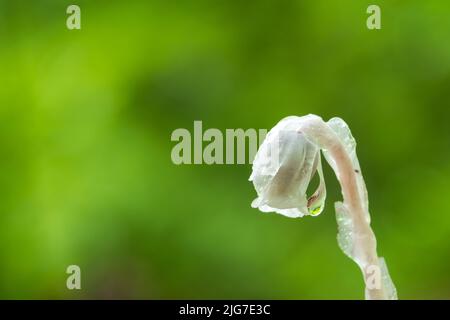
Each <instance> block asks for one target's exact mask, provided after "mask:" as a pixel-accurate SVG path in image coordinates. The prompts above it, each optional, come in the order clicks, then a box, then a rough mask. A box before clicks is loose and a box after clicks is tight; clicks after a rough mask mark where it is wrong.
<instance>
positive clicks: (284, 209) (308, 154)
mask: <svg viewBox="0 0 450 320" xmlns="http://www.w3.org/2000/svg"><path fill="white" fill-rule="evenodd" d="M301 122H302V118H300V117H287V118H284V119H283V120H281V121H280V122H279V123H278V124H277V125H276V126H275V127H274V128H273V129H272V130H270V132H269V133H268V134H267V136H266V139H265V140H264V142H263V143H262V145H261V147H260V148H259V150H258V153H257V154H256V157H255V160H254V161H253V172H252V175H251V176H250V181H253V184H254V186H255V189H256V191H257V193H258V198H257V199H255V200H254V201H253V203H252V207H254V208H259V210H261V211H263V212H277V213H280V214H282V215H285V216H288V217H302V216H304V215H318V214H320V213H321V212H322V209H323V204H324V200H325V196H326V190H325V181H324V179H323V173H322V164H321V159H320V149H319V148H318V146H317V145H316V144H314V143H313V142H311V141H309V140H308V138H307V137H306V136H305V134H304V133H302V132H300V131H299V130H298V129H299V124H300V123H301ZM316 172H317V173H318V174H319V178H320V182H319V186H318V188H317V190H316V192H314V194H312V195H311V196H310V197H307V196H306V191H307V189H308V185H309V183H310V182H311V180H312V178H313V177H314V175H315V173H316Z"/></svg>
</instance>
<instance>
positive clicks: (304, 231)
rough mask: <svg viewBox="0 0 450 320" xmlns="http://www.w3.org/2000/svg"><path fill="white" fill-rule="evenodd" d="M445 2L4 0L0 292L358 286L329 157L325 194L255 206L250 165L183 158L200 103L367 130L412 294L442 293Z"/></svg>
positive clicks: (335, 291)
mask: <svg viewBox="0 0 450 320" xmlns="http://www.w3.org/2000/svg"><path fill="white" fill-rule="evenodd" d="M72 3H76V4H78V5H79V6H80V7H81V21H82V22H81V23H82V29H81V30H73V31H70V30H68V29H67V28H66V19H67V17H68V15H67V14H66V8H67V6H68V5H69V4H72ZM369 4H378V5H380V6H381V10H382V29H381V30H378V31H371V30H368V29H367V28H366V19H367V17H368V15H367V14H366V8H367V7H368V5H369ZM449 16H450V3H448V2H446V1H442V0H429V1H421V0H410V1H400V0H398V1H381V0H377V1H365V0H362V1H354V0H339V1H337V0H334V1H330V0H315V1H299V0H298V1H285V0H281V1H280V0H279V1H274V0H272V1H267V0H259V1H238V0H226V1H206V0H201V1H193V0H191V1H175V2H170V1H153V0H152V1H135V0H128V1H110V0H108V1H106V0H102V1H82V0H77V1H75V2H68V1H57V0H54V1H50V0H40V1H22V0H19V1H15V0H0V39H1V41H0V154H1V157H0V298H9V299H12V298H40V299H43V298H45V299H47V298H100V299H103V298H143V299H144V298H145V299H158V298H256V299H258V298H267V299H270V298H273V299H281V298H288V299H362V298H363V297H364V288H363V281H362V276H361V274H360V271H359V269H358V268H357V266H356V265H355V264H354V263H353V262H352V261H351V260H350V259H348V258H347V257H346V256H345V255H344V254H343V253H342V252H341V251H340V250H339V248H338V246H337V241H336V233H337V230H336V229H337V227H336V222H335V216H334V209H333V202H334V201H337V200H340V199H341V195H340V190H339V186H338V184H337V181H336V179H335V177H334V174H333V172H332V171H331V169H330V168H329V166H328V165H326V166H325V174H326V180H327V185H328V193H329V197H328V199H327V203H326V208H325V210H324V212H323V213H322V214H321V215H320V217H318V218H313V217H305V218H302V219H288V218H285V217H282V216H280V215H276V214H263V213H260V212H259V211H257V210H255V209H252V208H251V207H250V203H251V201H252V200H253V199H254V198H255V197H256V193H255V191H254V189H253V186H252V184H251V183H250V182H248V177H249V175H250V172H251V166H250V165H212V166H207V165H181V166H176V165H174V164H173V163H172V162H171V158H170V152H171V149H172V147H173V146H174V145H175V143H174V142H171V141H170V135H171V133H172V131H173V130H174V129H176V128H187V129H189V130H190V131H192V126H193V121H194V120H202V121H203V127H204V129H207V128H219V129H221V130H224V129H225V128H257V129H258V128H267V129H270V128H271V127H272V126H274V125H275V124H276V123H277V122H278V121H279V120H280V119H281V118H283V117H285V116H288V115H304V114H307V113H315V114H318V115H321V116H322V117H323V118H324V119H328V118H330V117H333V116H339V117H342V118H343V119H344V120H346V122H347V123H348V124H349V126H350V128H351V129H352V132H353V134H354V136H355V138H356V140H357V142H358V150H357V151H358V155H359V160H360V163H361V166H362V169H363V173H364V177H365V180H366V184H367V188H368V190H369V200H370V211H371V214H372V221H373V222H372V226H373V228H374V230H375V233H376V235H377V238H378V248H379V249H378V252H379V254H380V255H381V256H384V257H385V258H386V261H387V264H388V267H389V270H390V273H391V276H392V278H393V280H394V282H395V284H396V286H397V289H398V293H399V298H403V299H433V298H440V299H449V298H450V214H449V213H450V198H449V194H450V181H449V179H450V162H449V159H450V154H449V150H450V149H449V145H450V129H449V125H448V123H449V118H450V19H449ZM70 264H76V265H79V266H80V267H81V272H82V290H80V291H76V290H74V291H69V290H67V289H66V278H67V274H66V273H65V271H66V268H67V266H68V265H70Z"/></svg>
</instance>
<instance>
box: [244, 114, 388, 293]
mask: <svg viewBox="0 0 450 320" xmlns="http://www.w3.org/2000/svg"><path fill="white" fill-rule="evenodd" d="M321 151H322V153H323V155H324V156H325V159H326V160H327V162H328V163H329V164H330V166H331V167H332V168H333V170H334V172H335V174H336V177H337V179H338V180H339V183H340V185H341V189H342V195H343V199H344V201H343V202H336V203H335V210H336V219H337V223H338V244H339V247H340V248H341V249H342V251H343V252H344V253H345V254H346V255H347V256H349V257H350V258H351V259H352V260H354V261H355V262H356V263H357V264H358V266H359V267H360V269H361V271H362V273H363V276H364V280H365V285H366V299H397V292H396V289H395V286H394V284H393V283H392V281H391V278H390V276H389V273H388V271H387V267H386V264H385V262H384V259H383V258H379V257H378V256H377V252H376V239H375V235H374V233H373V231H372V229H371V227H370V214H369V210H368V209H369V206H368V198H367V190H366V186H365V184H364V179H363V176H362V173H361V168H360V166H359V162H358V158H357V156H356V142H355V139H354V138H353V136H352V134H351V132H350V129H349V128H348V126H347V124H346V123H345V122H344V121H343V120H342V119H340V118H332V119H330V120H329V121H328V122H324V121H323V120H322V118H321V117H319V116H316V115H312V114H310V115H306V116H303V117H295V116H291V117H287V118H284V119H282V120H281V121H280V122H278V124H277V125H276V126H275V127H274V128H272V129H271V130H270V132H269V133H268V134H267V136H266V138H265V140H264V141H263V143H262V144H261V146H260V148H259V150H258V152H257V154H256V156H255V159H254V161H253V171H252V174H251V176H250V181H252V182H253V184H254V186H255V189H256V192H257V194H258V197H257V198H256V199H255V200H254V201H253V203H252V207H254V208H258V209H259V210H261V211H263V212H277V213H279V214H282V215H284V216H287V217H291V218H295V217H302V216H305V215H310V216H317V215H319V214H320V213H321V212H322V210H323V208H324V203H325V198H326V188H325V181H324V177H323V173H322V164H321V156H320V152H321ZM316 173H317V174H318V176H319V186H318V187H317V189H316V191H315V192H314V193H313V194H312V195H310V196H307V195H306V192H307V189H308V186H309V184H310V182H311V180H312V179H313V177H314V176H315V174H316Z"/></svg>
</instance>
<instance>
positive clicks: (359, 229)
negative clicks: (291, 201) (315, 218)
mask: <svg viewBox="0 0 450 320" xmlns="http://www.w3.org/2000/svg"><path fill="white" fill-rule="evenodd" d="M299 132H303V133H305V134H306V135H307V136H308V137H309V138H311V139H313V140H314V141H315V142H316V143H317V144H318V145H319V146H320V147H321V148H322V149H325V150H327V151H328V153H329V155H330V157H331V158H332V159H333V161H334V163H335V165H334V166H333V169H334V170H335V174H336V176H337V178H338V180H339V182H340V184H341V188H342V195H343V198H344V204H345V206H346V208H347V209H348V212H349V215H350V218H351V220H352V225H353V231H354V232H353V233H354V234H353V237H354V243H353V253H352V256H353V259H354V260H355V262H356V263H357V264H358V266H359V267H360V269H361V271H362V273H363V276H364V283H365V285H366V299H369V300H380V299H388V297H387V295H386V293H385V290H384V288H383V283H382V281H381V279H378V280H379V286H378V288H371V286H368V285H367V284H368V280H369V279H370V277H371V276H372V273H373V272H378V276H381V266H380V263H379V259H378V255H377V250H376V238H375V234H374V233H373V231H372V228H371V227H370V219H369V213H368V212H366V210H367V209H366V208H365V206H364V205H363V199H361V194H360V192H359V189H358V178H357V174H361V173H360V172H359V170H357V168H354V167H353V163H352V160H351V159H350V156H349V154H348V152H347V150H346V149H345V147H344V145H343V143H342V142H341V141H340V139H339V137H338V136H337V135H336V134H335V133H334V132H333V130H331V128H330V127H329V126H328V125H327V124H326V123H325V122H324V121H323V120H322V119H321V118H320V117H317V116H310V117H309V118H308V119H307V120H306V121H304V122H302V124H301V126H300V128H299Z"/></svg>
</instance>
